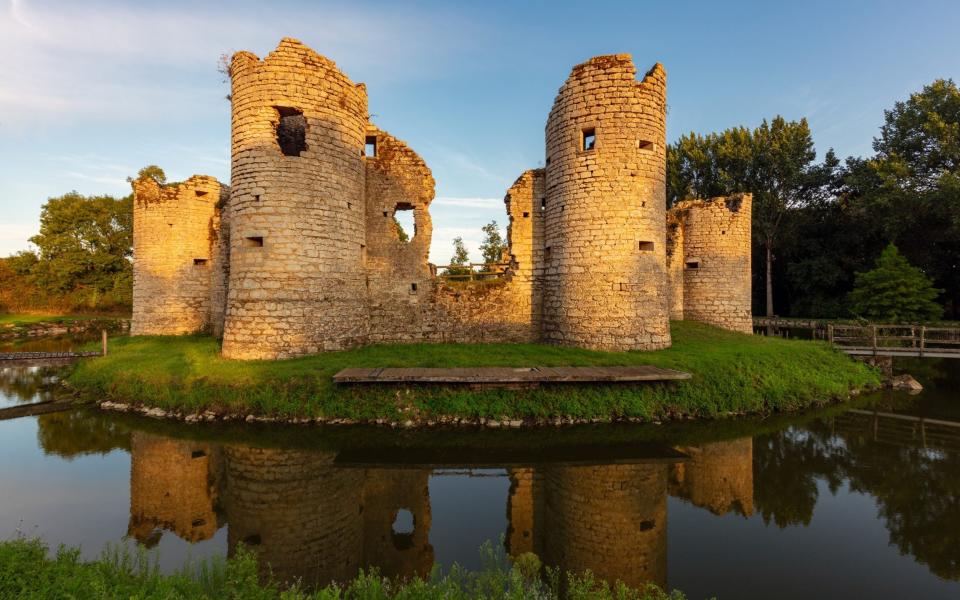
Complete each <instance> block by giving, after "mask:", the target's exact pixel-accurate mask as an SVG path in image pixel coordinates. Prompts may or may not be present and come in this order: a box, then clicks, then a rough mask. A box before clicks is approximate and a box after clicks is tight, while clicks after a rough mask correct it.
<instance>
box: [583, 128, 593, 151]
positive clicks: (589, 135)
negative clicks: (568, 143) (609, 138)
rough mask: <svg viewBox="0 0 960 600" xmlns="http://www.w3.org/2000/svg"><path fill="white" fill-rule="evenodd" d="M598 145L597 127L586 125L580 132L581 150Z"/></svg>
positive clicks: (590, 148)
mask: <svg viewBox="0 0 960 600" xmlns="http://www.w3.org/2000/svg"><path fill="white" fill-rule="evenodd" d="M596 146H597V129H596V127H584V128H583V131H581V133H580V149H581V150H584V151H586V150H593V149H594V148H596Z"/></svg>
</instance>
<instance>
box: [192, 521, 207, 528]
mask: <svg viewBox="0 0 960 600" xmlns="http://www.w3.org/2000/svg"><path fill="white" fill-rule="evenodd" d="M206 524H207V522H206V521H205V520H204V519H194V520H193V521H192V522H191V523H190V526H191V527H203V526H204V525H206Z"/></svg>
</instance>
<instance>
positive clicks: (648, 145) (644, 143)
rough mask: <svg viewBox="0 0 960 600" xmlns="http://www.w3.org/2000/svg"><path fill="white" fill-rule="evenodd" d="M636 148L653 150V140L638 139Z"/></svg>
mask: <svg viewBox="0 0 960 600" xmlns="http://www.w3.org/2000/svg"><path fill="white" fill-rule="evenodd" d="M637 148H639V149H640V150H645V151H650V150H653V142H651V141H650V140H638V141H637Z"/></svg>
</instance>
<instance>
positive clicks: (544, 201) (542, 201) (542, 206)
mask: <svg viewBox="0 0 960 600" xmlns="http://www.w3.org/2000/svg"><path fill="white" fill-rule="evenodd" d="M540 210H547V199H546V198H540Z"/></svg>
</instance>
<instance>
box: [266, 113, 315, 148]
mask: <svg viewBox="0 0 960 600" xmlns="http://www.w3.org/2000/svg"><path fill="white" fill-rule="evenodd" d="M274 108H275V109H276V111H277V116H278V120H277V144H278V145H279V146H280V152H282V153H283V155H284V156H300V153H301V152H303V151H304V150H306V149H307V119H306V118H305V117H304V116H303V111H301V110H298V109H296V108H290V107H287V106H275V107H274Z"/></svg>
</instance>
